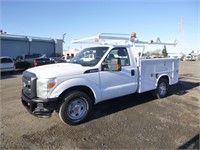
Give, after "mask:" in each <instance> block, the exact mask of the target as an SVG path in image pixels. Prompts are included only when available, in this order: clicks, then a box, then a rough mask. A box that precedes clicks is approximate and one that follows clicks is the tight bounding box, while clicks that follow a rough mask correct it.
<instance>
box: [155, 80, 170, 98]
mask: <svg viewBox="0 0 200 150" xmlns="http://www.w3.org/2000/svg"><path fill="white" fill-rule="evenodd" d="M168 87H169V83H168V81H167V80H166V79H165V78H161V79H160V80H159V81H158V85H157V88H156V89H155V90H154V91H153V96H155V97H156V98H159V99H160V98H163V97H165V96H166V95H167V93H168Z"/></svg>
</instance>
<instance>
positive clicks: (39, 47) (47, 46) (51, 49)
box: [30, 40, 55, 57]
mask: <svg viewBox="0 0 200 150" xmlns="http://www.w3.org/2000/svg"><path fill="white" fill-rule="evenodd" d="M30 53H31V54H32V53H39V54H46V56H48V57H50V56H54V54H55V44H54V42H53V41H52V42H46V41H44V42H43V41H34V40H33V41H32V42H31V43H30Z"/></svg>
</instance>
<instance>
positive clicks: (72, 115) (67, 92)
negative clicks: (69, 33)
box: [22, 37, 178, 125]
mask: <svg viewBox="0 0 200 150" xmlns="http://www.w3.org/2000/svg"><path fill="white" fill-rule="evenodd" d="M101 38H102V37H101ZM92 39H95V40H96V37H95V38H93V37H92ZM115 39H116V38H115ZM120 39H121V37H120ZM86 40H88V39H86ZM165 44H166V43H165ZM134 48H135V46H134V45H133V44H120V45H115V44H104V45H98V46H93V47H88V48H85V49H83V50H82V51H81V52H80V53H79V54H77V55H76V56H75V57H74V58H73V59H72V60H71V61H70V62H69V63H66V64H52V65H46V66H41V67H36V68H31V69H28V70H26V71H25V72H24V73H23V77H22V80H23V87H22V103H23V105H24V106H25V107H26V108H27V109H28V111H29V112H30V113H31V114H33V115H35V116H38V117H50V116H51V114H52V113H53V112H54V111H56V112H58V113H59V116H60V119H61V120H62V121H63V122H64V123H68V124H70V125H76V124H79V123H82V122H84V121H85V120H86V119H87V118H88V116H89V115H90V114H91V111H92V107H93V105H94V104H97V103H99V102H102V101H104V100H109V99H112V98H116V97H120V96H124V95H128V94H132V93H135V92H138V93H142V92H146V91H152V90H153V91H154V95H155V96H156V97H158V98H162V97H165V96H166V95H167V91H168V86H169V85H171V84H175V83H177V82H178V59H168V58H164V59H157V60H155V59H151V60H146V59H140V58H139V57H138V55H136V54H137V53H135V49H134ZM88 56H92V57H88Z"/></svg>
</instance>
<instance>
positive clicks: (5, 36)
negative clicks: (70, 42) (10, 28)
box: [0, 34, 62, 42]
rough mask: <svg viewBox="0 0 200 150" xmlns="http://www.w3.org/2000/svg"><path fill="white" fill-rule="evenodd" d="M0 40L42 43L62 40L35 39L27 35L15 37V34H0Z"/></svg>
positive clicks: (35, 37)
mask: <svg viewBox="0 0 200 150" xmlns="http://www.w3.org/2000/svg"><path fill="white" fill-rule="evenodd" d="M0 39H21V40H28V41H32V40H44V41H54V42H55V41H56V40H62V39H57V38H46V37H37V36H29V35H15V34H0Z"/></svg>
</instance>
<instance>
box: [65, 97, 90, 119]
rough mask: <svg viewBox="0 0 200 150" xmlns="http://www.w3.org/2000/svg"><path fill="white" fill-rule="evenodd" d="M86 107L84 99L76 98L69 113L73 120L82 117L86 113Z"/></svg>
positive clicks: (68, 110) (69, 108)
mask: <svg viewBox="0 0 200 150" xmlns="http://www.w3.org/2000/svg"><path fill="white" fill-rule="evenodd" d="M86 108H87V107H86V103H85V101H84V100H83V99H75V100H73V101H72V102H71V103H70V104H69V107H68V109H67V115H68V116H69V117H70V118H71V119H72V120H77V119H80V118H81V117H83V116H84V115H85V112H86V110H87V109H86Z"/></svg>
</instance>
